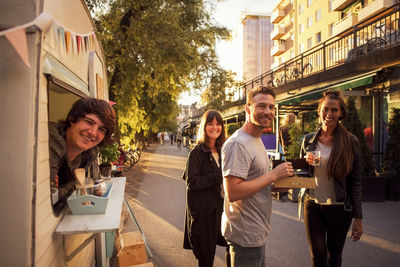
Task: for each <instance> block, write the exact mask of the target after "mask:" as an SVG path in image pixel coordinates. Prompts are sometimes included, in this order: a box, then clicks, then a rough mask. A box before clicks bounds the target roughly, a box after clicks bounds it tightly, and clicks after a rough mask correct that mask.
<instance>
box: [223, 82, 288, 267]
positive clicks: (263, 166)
mask: <svg viewBox="0 0 400 267" xmlns="http://www.w3.org/2000/svg"><path fill="white" fill-rule="evenodd" d="M245 111H246V122H245V124H244V125H243V127H242V128H241V129H239V130H237V131H236V132H235V133H234V134H233V135H231V136H230V137H229V139H228V140H227V141H226V142H225V144H224V145H223V147H222V174H223V177H224V190H225V202H224V212H223V215H222V229H223V235H224V236H225V238H226V240H227V241H228V244H229V252H230V255H231V264H232V266H234V267H235V266H248V267H260V266H265V264H266V263H265V243H266V241H267V236H268V233H269V231H270V228H271V221H270V217H271V210H272V198H271V184H272V183H274V182H275V181H277V180H278V179H281V178H286V177H289V176H292V175H293V174H294V172H293V167H292V163H290V162H287V163H286V162H285V163H281V164H280V165H278V166H277V167H275V169H273V170H269V166H270V162H269V158H268V155H267V151H266V149H265V147H264V145H263V142H262V140H261V134H262V132H263V130H264V129H265V128H269V127H271V126H272V122H273V120H274V117H275V91H274V89H273V88H272V87H267V86H258V87H256V88H254V89H252V90H250V91H249V92H248V95H247V103H246V108H245Z"/></svg>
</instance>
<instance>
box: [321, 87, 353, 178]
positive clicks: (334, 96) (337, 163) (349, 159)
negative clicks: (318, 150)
mask: <svg viewBox="0 0 400 267" xmlns="http://www.w3.org/2000/svg"><path fill="white" fill-rule="evenodd" d="M327 99H331V100H335V101H337V102H338V103H339V106H340V110H341V111H342V116H341V117H340V118H339V121H340V120H342V119H343V118H344V117H346V104H345V102H344V97H343V94H342V93H341V92H340V91H327V92H325V93H324V96H323V98H322V99H321V100H320V101H319V106H318V114H320V111H321V108H322V105H323V104H324V103H325V101H326V100H327ZM333 137H334V141H333V146H332V151H331V155H330V157H329V161H328V167H327V175H328V177H334V178H335V179H345V178H346V176H347V175H349V173H350V172H351V171H352V168H353V162H354V157H355V154H354V153H355V151H356V150H355V149H357V146H356V145H355V144H354V142H353V141H352V134H351V133H350V132H349V131H348V130H347V129H346V128H345V127H344V126H343V125H342V124H341V123H340V122H338V124H337V126H336V128H335V130H334V132H333Z"/></svg>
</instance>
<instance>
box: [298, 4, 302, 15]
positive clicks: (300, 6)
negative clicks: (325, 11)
mask: <svg viewBox="0 0 400 267" xmlns="http://www.w3.org/2000/svg"><path fill="white" fill-rule="evenodd" d="M302 13H303V4H300V5H299V15H301V14H302Z"/></svg>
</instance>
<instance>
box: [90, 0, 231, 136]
mask: <svg viewBox="0 0 400 267" xmlns="http://www.w3.org/2000/svg"><path fill="white" fill-rule="evenodd" d="M87 1H88V2H91V4H92V6H94V7H96V3H97V2H98V1H96V0H87ZM99 1H100V3H104V2H103V0H99ZM210 5H211V3H210V2H206V3H205V2H204V1H201V0H191V1H175V0H136V1H131V0H114V1H110V2H108V4H107V8H106V9H104V10H103V13H102V14H100V13H97V15H96V19H95V23H96V28H97V31H98V33H97V36H98V39H99V40H100V41H101V43H102V46H103V50H104V54H105V56H106V62H107V70H108V77H109V86H110V99H112V100H114V101H115V102H117V105H115V108H116V111H117V114H118V126H119V129H120V133H119V134H120V138H121V142H122V143H124V144H125V143H129V142H130V140H131V139H134V138H135V136H136V135H137V134H138V133H141V134H143V136H144V137H145V138H146V137H147V136H148V135H150V134H151V133H154V132H159V131H169V130H172V129H173V128H175V129H176V117H177V115H178V106H177V99H178V97H179V95H180V93H181V92H183V91H187V90H189V89H200V88H203V87H204V85H205V84H209V83H210V80H211V78H212V77H213V75H212V74H213V73H214V74H215V75H218V74H219V73H221V72H220V68H219V65H218V62H217V59H216V54H215V44H216V40H217V39H221V38H222V39H227V38H229V32H228V30H227V29H225V28H223V27H218V26H215V25H214V24H213V21H212V19H211V15H210V14H211V13H210V12H211V8H212V6H210ZM222 74H223V72H222ZM215 75H214V76H215Z"/></svg>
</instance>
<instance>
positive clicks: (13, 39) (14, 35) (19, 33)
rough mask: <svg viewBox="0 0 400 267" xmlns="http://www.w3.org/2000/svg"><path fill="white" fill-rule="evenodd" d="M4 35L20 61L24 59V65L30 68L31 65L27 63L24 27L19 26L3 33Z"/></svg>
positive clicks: (27, 55)
mask: <svg viewBox="0 0 400 267" xmlns="http://www.w3.org/2000/svg"><path fill="white" fill-rule="evenodd" d="M5 36H6V37H7V39H8V40H9V41H10V43H11V44H12V45H13V47H14V49H15V50H16V51H17V53H18V55H19V56H20V57H21V59H22V61H24V63H25V65H26V66H28V67H29V68H30V67H31V65H30V64H29V54H28V43H27V42H26V34H25V29H24V28H21V29H18V30H15V31H11V32H8V33H6V34H5Z"/></svg>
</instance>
